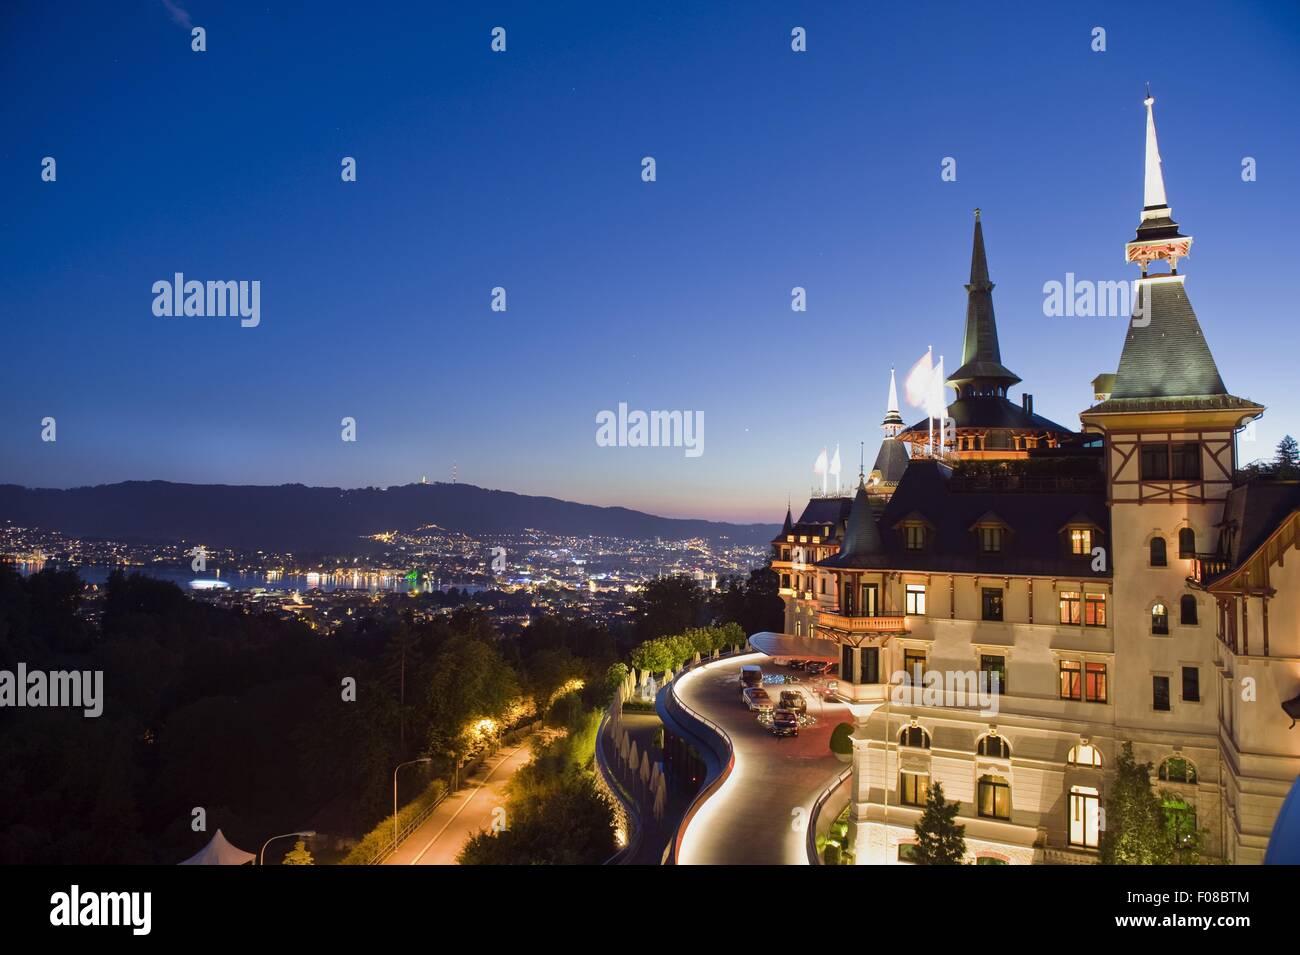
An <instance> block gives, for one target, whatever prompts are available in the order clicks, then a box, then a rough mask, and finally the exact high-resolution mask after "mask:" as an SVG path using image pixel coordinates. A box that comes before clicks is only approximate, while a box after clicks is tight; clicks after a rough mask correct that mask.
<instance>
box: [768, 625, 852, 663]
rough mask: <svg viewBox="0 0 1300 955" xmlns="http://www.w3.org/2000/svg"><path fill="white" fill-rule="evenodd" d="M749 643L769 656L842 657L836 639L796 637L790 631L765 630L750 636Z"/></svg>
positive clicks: (815, 658)
mask: <svg viewBox="0 0 1300 955" xmlns="http://www.w3.org/2000/svg"><path fill="white" fill-rule="evenodd" d="M749 645H750V646H751V647H753V648H754V649H755V650H758V651H759V652H760V653H766V654H767V655H768V656H769V657H793V658H795V659H797V660H830V661H831V662H832V663H834V662H837V661H838V660H839V658H840V645H839V644H838V643H836V642H835V641H834V640H816V639H814V638H813V637H796V636H794V635H793V634H790V633H772V632H771V631H770V630H764V631H763V632H762V633H756V634H754V635H753V636H751V637H750V638H749Z"/></svg>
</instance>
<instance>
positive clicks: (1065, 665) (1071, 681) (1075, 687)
mask: <svg viewBox="0 0 1300 955" xmlns="http://www.w3.org/2000/svg"><path fill="white" fill-rule="evenodd" d="M1061 699H1063V700H1081V699H1083V664H1081V663H1080V662H1079V661H1078V660H1062V661H1061Z"/></svg>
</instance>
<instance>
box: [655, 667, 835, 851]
mask: <svg viewBox="0 0 1300 955" xmlns="http://www.w3.org/2000/svg"><path fill="white" fill-rule="evenodd" d="M747 663H757V664H759V665H760V666H762V667H763V672H764V673H765V674H767V673H774V674H775V673H782V674H792V675H794V676H799V675H800V674H799V673H798V672H797V671H794V670H787V669H786V668H785V667H782V666H777V665H776V663H775V662H774V661H773V660H772V658H771V657H766V656H763V655H761V654H746V655H744V656H741V657H736V658H734V659H729V660H720V661H718V662H717V663H712V664H709V665H707V666H704V667H700V668H698V669H695V670H692V671H690V672H689V673H687V674H685V675H684V676H682V677H680V678H679V679H678V680H677V681H676V683H675V692H676V694H677V697H678V699H679V700H681V701H682V702H683V703H685V704H686V705H687V706H689V707H690V708H691V709H693V710H695V711H696V712H697V713H700V714H702V715H704V716H707V717H708V718H709V719H711V720H713V721H714V722H715V723H717V724H718V725H719V726H721V727H722V728H723V729H725V730H726V731H727V732H728V733H729V734H730V735H731V740H732V743H733V744H734V746H735V752H736V762H735V766H734V768H733V769H732V771H731V775H730V776H729V777H728V778H727V781H726V782H725V783H723V784H722V788H720V789H719V790H718V791H717V792H716V793H714V794H713V796H711V797H710V798H709V799H708V800H707V801H706V802H705V803H704V805H702V806H701V807H700V810H699V812H697V813H696V814H695V817H694V818H693V819H692V820H691V822H690V825H689V826H688V827H687V829H686V835H685V837H684V838H683V839H682V847H681V853H680V857H679V861H680V863H681V864H683V865H806V864H807V862H808V854H807V848H806V839H807V833H806V827H807V825H808V824H809V823H810V819H809V813H810V812H811V811H812V804H813V802H814V801H815V800H816V799H817V797H818V796H819V795H820V794H821V791H822V790H823V789H824V788H825V787H826V786H827V785H828V784H829V783H830V782H831V781H832V780H833V779H834V778H835V776H836V774H837V773H839V772H840V771H841V770H843V769H844V764H843V763H841V762H840V761H839V760H838V759H837V758H836V757H835V756H834V755H833V754H832V753H831V751H830V737H831V731H832V730H834V729H835V725H836V724H837V723H846V722H847V723H851V722H852V721H853V717H852V714H851V713H850V712H849V708H848V706H847V705H845V704H843V703H832V702H825V703H819V702H817V701H815V700H810V701H809V704H808V713H809V715H811V716H814V717H816V720H817V722H816V725H814V726H806V727H803V728H802V729H801V730H800V731H799V735H798V736H797V737H793V738H785V739H778V738H776V737H774V736H773V735H772V734H771V732H770V731H769V730H768V729H767V727H765V726H763V725H762V724H761V723H759V722H758V720H756V719H755V718H754V717H753V716H752V715H751V714H750V713H749V711H748V710H747V709H746V708H745V704H744V703H743V702H741V699H740V684H739V679H740V668H741V667H742V666H744V665H745V664H747ZM798 685H803V684H798ZM769 689H770V690H777V689H779V688H778V687H771V688H769ZM773 695H774V696H775V693H773Z"/></svg>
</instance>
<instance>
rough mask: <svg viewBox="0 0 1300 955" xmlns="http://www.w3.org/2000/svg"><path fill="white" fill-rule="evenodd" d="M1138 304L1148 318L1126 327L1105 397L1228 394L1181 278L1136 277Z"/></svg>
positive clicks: (1137, 307) (1115, 398) (1136, 304)
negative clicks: (1144, 323)
mask: <svg viewBox="0 0 1300 955" xmlns="http://www.w3.org/2000/svg"><path fill="white" fill-rule="evenodd" d="M1139 308H1140V309H1141V310H1142V311H1143V312H1144V313H1145V316H1146V317H1147V318H1149V319H1150V322H1149V324H1147V325H1145V326H1142V327H1137V326H1135V325H1133V324H1131V323H1130V325H1129V329H1128V335H1127V337H1126V338H1125V340H1124V351H1123V352H1122V353H1121V354H1120V359H1119V370H1118V371H1116V373H1115V387H1114V388H1113V389H1112V391H1111V393H1110V399H1111V401H1115V400H1119V399H1127V398H1171V397H1201V396H1209V395H1226V394H1227V393H1228V389H1227V388H1226V387H1224V384H1223V379H1222V378H1221V377H1219V369H1218V366H1216V365H1215V363H1214V356H1213V355H1212V354H1210V346H1209V345H1207V344H1206V342H1205V336H1204V335H1203V334H1202V333H1201V325H1200V322H1198V321H1197V320H1196V312H1195V311H1193V310H1192V303H1191V301H1190V300H1188V298H1187V291H1186V289H1184V288H1183V283H1182V281H1180V280H1169V279H1164V280H1160V279H1157V280H1155V281H1150V280H1148V281H1139V282H1138V299H1137V302H1136V303H1135V305H1134V313H1135V314H1137V312H1138V310H1139Z"/></svg>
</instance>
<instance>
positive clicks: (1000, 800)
mask: <svg viewBox="0 0 1300 955" xmlns="http://www.w3.org/2000/svg"><path fill="white" fill-rule="evenodd" d="M979 814H980V815H981V816H988V817H990V818H993V819H1010V818H1011V785H1010V784H1009V783H1008V782H1007V781H1006V780H1005V779H1003V778H1002V777H1001V776H981V777H980V786H979Z"/></svg>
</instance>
